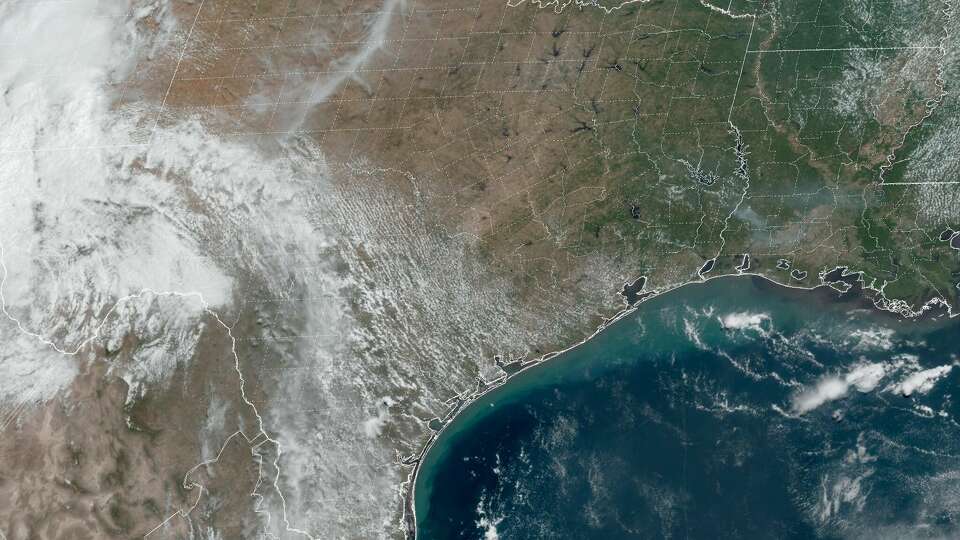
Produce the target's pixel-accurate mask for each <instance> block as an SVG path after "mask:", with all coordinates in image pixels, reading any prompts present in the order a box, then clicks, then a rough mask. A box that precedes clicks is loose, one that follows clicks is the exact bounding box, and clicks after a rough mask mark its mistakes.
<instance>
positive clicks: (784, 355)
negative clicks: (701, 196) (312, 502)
mask: <svg viewBox="0 0 960 540" xmlns="http://www.w3.org/2000/svg"><path fill="white" fill-rule="evenodd" d="M958 354H960V324H958V323H957V322H956V321H948V320H945V319H940V320H927V321H923V322H907V321H902V320H899V319H897V318H894V317H892V316H889V315H886V314H880V313H877V312H875V311H873V310H870V309H864V306H863V304H862V302H859V301H856V300H852V299H851V300H843V299H839V300H838V299H837V298H836V294H835V293H827V292H826V291H824V290H820V291H816V292H805V291H793V290H787V289H784V288H781V287H777V286H773V285H771V284H768V283H766V282H764V281H761V280H751V279H720V280H713V281H711V282H709V283H706V284H703V285H697V286H690V287H685V288H683V289H681V290H678V291H675V292H673V293H670V294H666V295H663V296H661V297H658V298H655V299H653V300H651V301H649V302H647V303H645V304H644V305H642V306H641V307H640V308H639V309H638V310H637V311H636V312H635V313H633V314H631V315H630V316H627V317H625V318H624V319H622V320H620V321H618V322H617V323H615V324H613V325H611V327H609V328H607V329H606V330H604V331H603V332H601V333H600V334H599V335H598V336H596V337H595V338H594V339H592V340H590V341H588V342H587V343H586V344H584V345H582V346H580V347H578V348H575V349H573V350H571V351H568V352H567V353H564V354H563V355H561V356H560V357H558V358H556V359H554V360H551V361H549V362H546V363H544V364H541V365H538V366H535V367H533V368H529V369H528V370H526V371H523V372H521V373H520V374H518V375H517V376H515V377H514V378H513V379H511V380H510V381H508V382H507V384H505V385H504V386H501V387H500V388H498V389H496V390H495V391H493V392H491V393H489V394H487V395H485V396H483V397H482V398H480V399H479V400H478V401H476V402H474V403H473V404H471V405H470V406H469V407H468V408H466V409H465V410H464V411H463V412H461V414H460V415H459V416H458V417H456V418H455V419H454V420H453V421H452V423H451V424H450V425H449V426H447V428H446V429H444V430H443V432H442V433H441V435H440V437H439V438H438V440H437V442H436V443H435V445H434V446H433V447H432V449H431V450H430V451H429V452H428V454H427V455H426V457H425V459H424V461H423V464H422V466H421V470H420V473H419V476H418V478H417V482H416V498H415V503H416V520H417V524H418V538H420V539H421V540H433V539H454V538H475V539H485V540H492V539H496V538H501V539H534V538H572V539H617V538H691V539H699V538H703V539H719V538H750V539H753V538H960V425H958V423H957V418H960V408H958V407H960V405H958V404H957V403H956V400H954V399H953V395H952V394H953V393H954V391H955V389H956V388H957V382H958V376H960V369H954V367H953V364H954V362H956V361H957V359H958Z"/></svg>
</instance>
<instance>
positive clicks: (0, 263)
mask: <svg viewBox="0 0 960 540" xmlns="http://www.w3.org/2000/svg"><path fill="white" fill-rule="evenodd" d="M4 255H5V251H4V246H3V243H2V242H0V271H2V273H3V275H2V277H0V312H2V313H3V315H4V316H5V317H6V318H7V319H8V320H10V321H11V322H13V323H14V324H16V325H17V329H18V330H20V332H21V333H23V334H24V335H27V336H30V337H32V338H34V339H36V340H37V341H39V342H40V343H41V344H43V345H45V346H48V347H50V348H52V349H53V350H55V351H57V352H58V353H60V354H63V355H66V356H76V355H78V354H79V353H80V352H81V351H82V350H83V349H84V348H85V347H86V346H87V345H89V344H91V343H92V342H94V341H96V340H98V339H100V338H101V337H102V336H101V334H100V333H101V330H102V329H103V327H104V326H105V325H106V323H107V319H109V318H110V316H111V315H113V314H114V313H115V312H116V311H117V309H118V308H119V307H120V305H121V304H123V303H125V302H127V301H129V300H134V299H139V298H143V297H146V296H154V297H165V296H172V297H177V298H190V297H192V298H196V299H198V300H199V301H200V304H201V306H202V309H203V311H204V313H206V314H207V315H209V316H211V317H213V318H214V319H215V320H216V321H217V323H218V324H219V325H220V326H221V327H222V328H223V329H224V330H226V331H227V335H228V336H229V337H230V352H231V354H232V356H233V367H234V370H235V371H236V372H237V377H238V379H239V382H240V398H241V399H242V400H243V402H244V403H245V404H246V405H247V406H248V407H250V410H251V411H252V412H253V414H254V416H256V418H257V428H258V430H259V431H258V432H257V434H256V435H254V436H253V437H252V438H251V437H248V436H247V435H246V434H244V433H243V432H242V431H237V432H235V433H233V434H232V435H230V436H229V437H227V439H226V440H225V441H224V443H223V444H222V445H221V447H220V451H219V452H218V453H217V457H216V458H214V459H212V460H207V461H203V462H201V463H198V464H197V465H195V466H193V467H192V468H191V469H190V470H189V471H187V473H186V474H185V475H184V477H183V483H182V485H183V487H184V488H185V489H193V488H195V487H199V488H200V492H199V493H198V494H197V500H196V501H194V503H193V504H192V505H191V506H190V507H189V508H188V509H186V510H185V509H184V508H180V509H179V510H177V511H176V512H174V513H173V514H171V515H170V516H168V517H167V518H166V519H164V520H163V521H162V522H161V523H160V524H159V525H157V526H156V527H154V528H153V529H151V530H150V531H149V532H147V533H146V534H145V535H144V538H146V537H147V536H149V535H151V534H153V533H154V532H156V531H157V530H159V529H160V528H161V527H163V526H164V525H165V524H166V523H168V522H169V521H170V520H171V519H173V518H174V517H176V516H181V517H183V518H187V516H188V515H189V514H190V512H192V511H193V509H194V508H196V507H197V505H198V504H199V502H200V499H201V497H202V496H203V492H204V491H206V488H205V487H204V486H203V485H202V484H199V483H197V482H193V481H190V480H189V477H190V475H191V474H192V473H193V472H194V471H196V470H197V469H198V468H200V467H202V466H204V465H209V464H212V463H216V462H217V461H218V460H219V459H220V456H221V455H222V454H223V452H224V450H225V449H226V447H227V445H228V444H229V443H230V441H231V440H233V438H234V437H236V436H237V435H242V436H243V438H244V439H246V441H247V443H253V442H255V441H257V440H258V439H260V438H261V436H262V437H263V440H262V441H261V442H259V443H257V444H256V445H254V446H252V447H251V454H252V455H253V456H254V457H255V459H256V460H257V462H258V477H257V483H256V485H255V486H254V488H253V491H252V492H251V494H250V496H251V497H255V498H256V499H257V503H256V505H255V506H254V512H255V513H258V514H263V515H266V526H267V527H269V525H270V520H271V519H272V516H271V514H270V512H269V511H267V510H263V509H262V508H261V505H262V504H263V501H264V496H263V495H260V494H259V493H257V490H258V489H259V488H260V485H261V481H262V480H263V454H260V453H258V452H257V451H256V449H257V448H258V447H259V446H261V445H262V444H264V443H267V442H269V443H272V444H273V445H274V446H275V447H276V449H277V454H276V457H275V459H274V460H273V463H272V465H273V467H274V468H275V469H276V471H277V474H276V476H275V477H274V479H273V483H272V484H273V488H274V490H275V491H276V493H277V496H278V497H280V501H281V510H282V516H283V522H284V527H285V528H286V531H287V532H291V533H295V534H299V535H301V536H304V537H306V538H308V539H310V540H315V538H314V537H313V536H312V535H310V534H309V533H308V532H306V531H304V530H301V529H297V528H295V527H291V526H290V520H289V518H288V517H287V500H286V498H285V497H284V496H283V491H282V490H281V489H280V474H281V469H280V463H279V462H280V457H281V456H282V454H283V451H282V450H281V446H280V442H279V441H278V440H276V439H274V438H272V437H270V435H269V434H268V433H267V430H266V427H265V424H264V421H263V417H262V416H261V415H260V412H259V411H258V410H257V407H256V405H254V404H253V402H251V401H250V400H249V399H248V398H247V394H246V390H245V386H246V379H245V378H244V376H243V372H242V371H241V369H240V357H239V355H238V354H237V339H236V337H234V335H233V329H232V328H231V327H230V326H229V325H227V324H226V323H225V322H223V319H221V318H220V315H218V314H217V313H216V312H215V311H214V310H213V309H212V308H211V307H210V304H208V303H207V301H206V300H205V299H204V298H203V295H202V294H201V293H199V292H196V291H193V292H180V291H156V290H154V289H150V288H144V289H141V290H140V291H139V292H137V293H133V294H128V295H125V296H121V297H119V298H118V299H117V300H116V301H115V302H114V304H113V306H112V307H111V308H110V309H109V310H108V311H107V313H106V314H105V315H104V316H103V318H102V319H101V321H100V323H99V324H98V325H97V326H96V327H95V328H94V331H93V335H92V336H90V337H88V338H87V339H84V340H83V341H81V342H80V343H79V344H78V345H77V346H76V347H75V348H73V349H72V350H67V349H65V348H63V347H61V346H59V345H57V344H56V343H54V342H53V341H51V340H50V339H48V338H46V337H44V336H43V335H42V334H40V333H37V332H33V331H30V330H27V329H26V328H25V327H24V325H23V323H22V322H21V321H20V319H19V318H17V317H15V316H14V315H13V314H11V313H10V311H9V310H8V309H7V301H6V296H5V295H4V290H3V289H4V286H5V285H6V282H7V277H8V275H9V273H8V270H7V265H6V263H5V261H4V258H5V257H4ZM267 534H268V536H271V537H272V536H273V535H272V534H271V533H267Z"/></svg>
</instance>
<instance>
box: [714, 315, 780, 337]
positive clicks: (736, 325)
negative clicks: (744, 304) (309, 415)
mask: <svg viewBox="0 0 960 540" xmlns="http://www.w3.org/2000/svg"><path fill="white" fill-rule="evenodd" d="M718 319H719V321H720V324H722V325H723V327H724V328H726V329H728V330H741V331H747V330H750V331H753V332H757V333H759V334H764V335H766V334H767V333H768V330H767V329H765V328H764V325H768V324H769V322H770V316H769V315H767V314H766V313H749V312H745V311H744V312H736V313H728V314H726V315H724V316H722V317H718Z"/></svg>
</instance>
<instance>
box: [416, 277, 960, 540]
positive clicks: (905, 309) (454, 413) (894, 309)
mask: <svg viewBox="0 0 960 540" xmlns="http://www.w3.org/2000/svg"><path fill="white" fill-rule="evenodd" d="M837 271H839V272H840V273H839V277H840V278H841V279H838V280H832V281H828V280H827V279H826V277H827V276H828V275H830V274H832V273H834V272H837ZM818 276H819V278H820V283H819V284H818V285H814V286H810V287H804V286H799V285H792V284H789V283H781V282H779V281H777V280H776V279H774V278H771V277H770V276H767V275H763V274H760V273H755V272H749V271H740V272H737V273H736V274H718V275H715V276H710V277H706V276H703V275H700V276H699V277H700V279H696V280H690V281H687V282H684V283H681V284H678V285H674V286H666V287H663V288H662V289H660V290H653V291H648V292H646V293H645V294H644V296H643V297H642V298H640V299H639V300H638V301H637V302H636V303H634V304H632V305H629V306H627V307H625V308H624V309H622V310H620V311H619V312H617V313H616V314H615V315H613V316H612V317H610V318H609V319H605V320H604V321H603V322H602V323H601V324H600V325H599V326H597V328H596V329H595V330H594V331H593V333H591V334H590V335H589V336H587V337H585V338H583V339H581V340H580V341H577V342H576V343H574V344H573V345H571V346H569V347H566V348H564V349H561V350H557V351H553V352H549V353H546V354H544V355H541V356H540V357H538V358H534V359H531V360H529V361H527V362H523V361H522V360H521V361H520V367H519V369H517V370H516V371H513V372H511V373H506V372H504V374H503V375H501V376H499V377H497V378H496V379H493V380H491V381H482V380H478V382H477V388H476V389H475V390H474V391H473V392H471V393H470V394H469V395H467V396H465V397H464V396H458V397H457V398H456V400H457V402H456V403H455V404H454V406H452V407H451V408H450V410H449V411H447V414H446V415H445V416H444V417H443V418H435V419H434V420H440V421H441V422H442V423H443V424H442V426H441V427H440V429H437V430H432V429H431V431H432V434H431V435H430V438H429V439H428V440H427V442H426V443H425V444H424V445H423V447H422V448H421V449H420V451H419V452H418V453H417V454H416V455H415V456H410V457H408V458H406V459H404V460H403V461H402V464H403V465H413V470H412V471H410V474H409V475H408V476H407V480H406V481H405V482H404V483H403V484H401V490H402V491H403V493H404V495H403V514H402V517H401V525H402V528H403V532H404V538H405V539H406V540H416V539H417V516H416V484H417V478H418V476H419V473H420V467H421V465H422V464H423V459H424V457H425V456H426V455H427V454H428V453H429V452H430V451H431V450H432V449H433V447H434V445H435V444H436V442H437V440H438V439H439V438H440V435H441V434H443V433H444V431H445V430H446V429H448V428H449V426H450V425H451V424H452V423H453V421H454V420H456V419H457V417H458V416H459V415H460V414H461V413H463V411H465V410H466V409H467V408H468V407H470V405H472V404H473V403H474V402H476V401H478V400H479V399H481V398H483V397H484V396H486V395H487V394H489V393H491V392H493V391H495V390H497V389H499V388H501V387H502V386H503V385H505V384H506V383H507V382H509V381H510V380H512V379H513V378H514V377H516V376H518V375H520V374H521V373H526V372H528V371H530V370H531V369H532V368H535V367H537V366H541V365H544V364H546V363H547V362H548V361H549V360H552V359H554V358H556V357H558V356H560V355H562V354H564V353H566V352H569V351H571V350H573V349H576V348H577V347H580V346H582V345H583V344H585V343H587V342H589V341H591V340H592V339H593V338H595V337H596V336H597V335H599V334H600V333H601V332H603V331H604V330H606V329H607V328H608V327H609V326H610V325H612V324H614V323H616V322H617V321H619V320H621V319H623V318H624V317H627V316H629V315H631V314H633V313H634V312H636V311H637V310H638V309H639V308H640V307H641V306H642V305H644V304H646V303H647V302H648V301H650V300H652V299H654V298H659V297H661V296H663V295H665V294H667V293H671V292H674V291H677V290H680V289H683V288H685V287H687V286H690V285H703V284H706V283H708V282H710V281H714V280H718V279H738V278H744V277H749V278H754V279H757V280H759V281H760V282H762V283H765V284H766V285H772V286H774V287H779V288H783V289H787V290H789V291H793V292H801V291H802V292H815V291H817V290H821V289H825V288H826V289H829V292H832V293H835V294H837V295H838V296H844V295H848V294H856V295H859V299H858V300H859V301H861V302H863V303H864V304H865V305H864V307H865V308H866V307H872V308H873V309H875V310H876V311H877V312H878V313H881V314H882V313H886V314H889V315H893V316H894V317H895V318H896V319H898V320H900V321H903V320H908V319H914V320H918V319H920V318H921V317H922V316H923V315H924V314H926V313H928V312H929V311H931V310H933V309H935V308H937V307H942V308H944V309H945V310H946V315H947V316H948V318H950V319H952V318H954V317H956V316H958V315H960V313H954V312H953V309H952V307H951V305H950V303H949V302H948V301H947V300H946V299H944V298H942V297H938V296H937V297H933V298H931V299H929V300H927V301H926V302H925V303H924V304H923V305H922V306H920V308H919V311H915V310H913V309H912V308H910V307H909V306H908V305H907V304H906V302H904V301H902V300H893V301H892V300H890V299H888V298H886V296H885V295H884V294H883V291H882V290H878V289H876V288H874V287H872V286H870V285H866V284H865V283H864V281H863V276H864V272H862V271H851V270H849V269H848V267H843V266H837V267H834V268H833V269H831V270H827V271H821V272H820V273H819V274H818ZM851 277H856V279H855V280H854V283H855V285H853V284H850V283H849V282H848V281H847V280H845V279H844V278H851ZM840 282H843V283H846V284H847V285H850V286H849V287H848V288H847V289H845V290H839V289H837V288H836V287H834V285H835V284H836V283H840ZM825 292H828V291H825ZM430 422H433V420H431V421H430Z"/></svg>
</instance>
